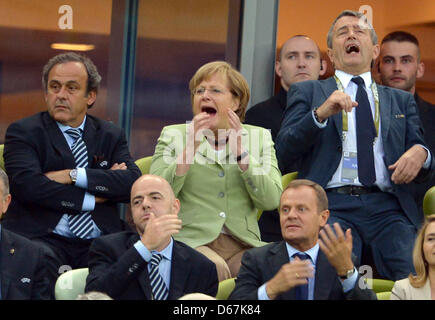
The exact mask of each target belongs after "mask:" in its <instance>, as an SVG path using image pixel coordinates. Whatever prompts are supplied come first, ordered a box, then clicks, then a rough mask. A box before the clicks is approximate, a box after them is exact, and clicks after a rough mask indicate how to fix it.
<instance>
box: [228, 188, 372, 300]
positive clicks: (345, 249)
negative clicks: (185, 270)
mask: <svg viewBox="0 0 435 320" xmlns="http://www.w3.org/2000/svg"><path fill="white" fill-rule="evenodd" d="M279 214H280V223H281V232H282V237H283V239H284V240H283V241H280V242H274V243H271V244H268V245H266V246H263V247H260V248H254V249H251V250H248V251H247V252H246V253H245V254H244V256H243V259H242V267H241V269H240V272H239V275H238V277H237V279H236V287H235V288H234V290H233V292H232V294H231V296H230V299H249V300H256V299H259V300H269V299H279V300H341V299H376V296H375V295H374V293H373V291H371V290H370V289H367V288H365V286H364V287H363V281H359V280H360V278H359V275H358V272H357V270H356V268H355V266H354V264H353V261H352V235H351V230H350V229H348V230H346V232H345V233H343V231H342V229H341V228H340V226H339V225H338V224H334V230H335V233H334V231H332V228H331V227H330V226H329V225H326V221H327V220H328V217H329V211H328V198H327V196H326V193H325V191H324V190H323V188H322V187H321V186H319V185H318V184H317V183H314V182H312V181H309V180H293V181H292V182H290V183H289V185H288V186H287V188H286V189H285V190H284V192H283V193H282V196H281V201H280V205H279ZM322 228H324V229H323V230H322V231H320V230H321V229H322ZM319 232H320V237H321V240H319ZM319 249H320V250H319ZM314 270H315V271H314Z"/></svg>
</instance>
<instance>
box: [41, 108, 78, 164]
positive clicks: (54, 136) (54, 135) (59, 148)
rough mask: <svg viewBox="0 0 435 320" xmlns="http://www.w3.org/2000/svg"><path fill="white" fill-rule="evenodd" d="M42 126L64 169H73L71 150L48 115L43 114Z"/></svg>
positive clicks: (73, 162)
mask: <svg viewBox="0 0 435 320" xmlns="http://www.w3.org/2000/svg"><path fill="white" fill-rule="evenodd" d="M43 119H44V126H45V127H46V129H47V133H48V137H49V139H50V141H51V144H52V146H53V148H54V149H55V150H56V152H57V153H58V154H59V156H60V157H61V158H62V160H63V162H64V167H65V168H74V167H75V161H74V156H73V154H72V152H71V149H70V148H69V146H68V143H67V142H66V139H65V137H64V135H63V133H62V131H61V130H60V129H59V127H58V125H57V123H56V121H54V120H53V119H52V118H51V117H50V116H49V114H48V113H45V114H44V118H43Z"/></svg>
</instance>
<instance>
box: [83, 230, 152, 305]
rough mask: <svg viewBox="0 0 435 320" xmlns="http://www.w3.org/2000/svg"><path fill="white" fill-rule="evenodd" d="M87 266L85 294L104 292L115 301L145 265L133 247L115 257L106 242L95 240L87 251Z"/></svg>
mask: <svg viewBox="0 0 435 320" xmlns="http://www.w3.org/2000/svg"><path fill="white" fill-rule="evenodd" d="M88 265H89V275H88V277H87V279H86V288H85V292H88V291H100V292H104V293H106V294H108V295H109V296H110V297H111V298H113V299H115V300H116V299H118V298H119V297H120V296H122V295H123V293H124V292H125V290H127V288H128V287H129V286H130V284H131V282H132V281H136V280H137V278H138V277H139V276H140V275H141V274H142V271H143V270H144V269H145V267H146V266H147V263H146V262H145V260H144V259H143V258H142V257H141V256H140V254H139V253H138V251H137V250H136V249H135V248H134V247H131V248H130V249H128V250H127V251H125V252H124V253H123V254H122V255H121V256H120V257H117V256H116V255H115V254H114V253H113V252H112V250H111V245H110V244H109V243H107V241H103V240H102V239H100V238H97V239H95V240H94V241H93V242H92V245H91V247H90V249H89V262H88Z"/></svg>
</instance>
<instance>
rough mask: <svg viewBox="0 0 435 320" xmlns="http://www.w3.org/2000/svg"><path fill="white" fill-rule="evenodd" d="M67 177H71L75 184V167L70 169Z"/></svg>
mask: <svg viewBox="0 0 435 320" xmlns="http://www.w3.org/2000/svg"><path fill="white" fill-rule="evenodd" d="M69 177H70V178H71V181H72V183H73V184H75V183H76V181H77V169H72V170H71V171H70V172H69Z"/></svg>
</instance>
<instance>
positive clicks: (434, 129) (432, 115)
mask: <svg viewBox="0 0 435 320" xmlns="http://www.w3.org/2000/svg"><path fill="white" fill-rule="evenodd" d="M414 99H415V102H416V103H417V111H418V114H419V116H420V120H421V123H422V125H423V129H424V140H425V141H426V143H427V147H428V148H429V150H431V152H432V154H433V153H434V151H435V105H433V104H432V103H430V102H427V101H424V100H423V99H422V98H421V97H420V96H419V95H418V94H417V93H415V94H414ZM432 186H435V175H432V178H431V179H429V180H428V181H426V182H424V183H411V184H410V186H409V188H410V190H411V193H412V194H413V195H414V199H415V202H416V203H417V207H418V210H419V211H420V212H421V213H422V214H423V199H424V195H425V193H426V191H427V190H428V189H430V188H431V187H432Z"/></svg>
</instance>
